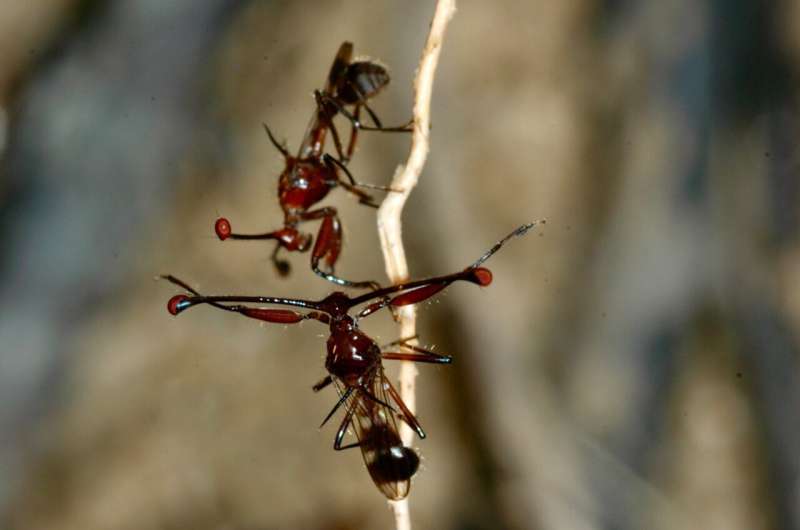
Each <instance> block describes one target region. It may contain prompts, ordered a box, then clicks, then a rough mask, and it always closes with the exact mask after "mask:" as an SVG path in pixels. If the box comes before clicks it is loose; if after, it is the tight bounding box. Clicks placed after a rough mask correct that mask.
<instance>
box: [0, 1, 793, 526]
mask: <svg viewBox="0 0 800 530" xmlns="http://www.w3.org/2000/svg"><path fill="white" fill-rule="evenodd" d="M458 7H459V11H458V13H457V15H456V17H455V19H454V20H453V22H452V24H451V26H450V29H449V31H448V34H447V37H446V40H445V43H444V48H443V52H442V56H441V62H440V67H439V71H438V77H437V81H436V85H435V87H434V107H433V116H432V119H433V129H432V133H431V140H432V151H431V154H430V157H429V161H428V165H427V167H426V168H425V171H424V173H423V175H422V179H421V181H420V185H419V187H418V188H417V189H416V190H415V191H414V193H413V194H412V196H411V199H410V202H409V204H408V206H407V209H406V212H405V217H404V221H405V224H404V239H405V242H406V246H407V250H408V254H409V259H410V267H411V270H412V274H413V275H414V276H415V277H422V276H425V275H431V274H440V273H446V272H450V271H454V270H457V269H460V268H462V267H464V266H466V265H467V264H468V263H471V262H472V261H473V260H474V259H475V258H477V257H478V256H479V255H480V254H481V252H483V250H485V248H487V247H488V246H489V245H490V244H491V243H492V242H493V241H495V240H497V239H498V238H499V237H500V236H501V235H503V234H505V233H507V232H508V231H509V230H510V229H511V228H513V227H514V226H516V225H519V224H520V223H522V222H525V221H528V220H532V219H538V218H547V219H548V224H547V225H546V227H544V228H543V229H542V230H539V229H537V230H536V232H535V233H533V234H531V235H529V236H528V237H526V238H524V239H521V240H517V241H514V242H513V244H510V245H509V246H508V247H507V248H505V249H504V250H503V251H502V252H501V253H499V254H498V255H496V256H495V257H494V258H492V260H491V261H490V262H489V266H490V267H491V268H492V270H493V271H494V273H495V282H494V284H493V285H492V286H491V287H490V288H487V289H478V288H475V287H474V286H469V285H454V286H453V287H451V288H450V289H448V290H447V291H446V292H445V293H444V294H443V295H441V296H439V297H438V298H437V299H436V300H435V301H434V302H433V303H430V304H427V303H426V304H424V305H422V307H421V308H420V311H419V321H420V331H421V340H422V342H423V343H424V344H427V345H435V347H436V350H437V351H442V352H446V353H450V354H452V355H453V356H454V357H455V363H454V364H453V365H452V366H450V367H431V366H422V367H421V368H420V372H421V376H420V378H419V417H420V419H421V421H422V422H423V425H424V426H425V427H426V430H427V431H428V434H429V437H428V439H426V440H424V441H417V443H416V446H417V447H418V449H419V450H420V452H421V454H422V458H423V460H422V469H421V470H420V472H419V473H418V475H417V476H416V478H415V479H414V484H413V488H412V493H411V509H412V514H413V521H414V525H415V528H417V529H434V528H435V529H452V530H478V529H527V528H535V529H575V530H583V529H638V528H647V529H657V530H661V529H664V530H667V529H670V530H672V529H696V528H703V529H720V530H722V529H724V530H736V529H743V530H744V529H747V530H760V529H764V530H767V529H791V528H800V501H799V500H798V499H800V481H799V480H800V479H799V477H798V472H800V423H799V421H798V420H800V415H799V414H798V407H800V384H798V383H799V382H800V381H798V375H799V373H798V370H799V369H800V366H799V363H798V347H799V346H800V344H799V343H798V340H799V337H798V331H799V330H800V302H799V301H798V300H800V232H799V231H798V229H799V228H800V227H799V226H798V214H800V208H798V204H799V203H798V199H800V181H799V180H798V170H800V167H798V165H799V164H800V150H798V145H797V144H798V137H799V136H798V135H799V134H800V114H798V93H797V85H796V83H795V78H796V72H797V68H798V65H799V64H800V37H798V36H799V35H800V1H798V0H773V1H770V2H762V1H757V0H725V1H723V0H707V1H703V0H701V1H696V0H677V1H674V2H657V1H650V2H632V1H628V0H583V1H580V0H579V1H566V2H546V1H538V2H533V1H524V0H520V1H515V2H514V1H510V2H477V1H474V0H473V1H467V0H463V1H461V2H460V3H459V6H458ZM432 13H433V1H432V0H431V1H426V2H422V1H414V2H390V1H371V2H358V1H355V0H343V1H330V2H328V1H326V2H322V1H320V2H310V1H304V2H287V1H255V0H250V1H245V0H170V1H166V2H165V1H163V0H116V1H109V2H103V1H99V0H29V1H27V2H24V3H23V2H18V3H15V2H5V3H3V4H2V6H0V50H2V61H0V157H2V158H1V160H2V163H1V164H0V232H2V237H0V246H1V248H2V251H0V252H1V253H0V256H2V259H0V435H2V436H1V437H0V441H1V443H0V527H2V528H7V529H59V530H70V529H76V530H77V529H80V530H87V529H103V530H115V529H137V530H142V529H162V528H163V529H178V528H180V529H185V528H192V529H226V530H227V529H244V530H261V529H284V528H291V529H329V530H334V529H337V530H344V529H357V528H358V529H362V528H363V529H366V528H391V527H392V525H393V523H392V517H391V514H390V512H389V510H388V508H387V506H386V503H385V501H384V499H383V498H382V497H381V495H380V494H379V493H378V491H377V490H376V489H375V488H374V486H373V485H372V483H371V482H370V480H369V477H368V474H367V472H366V470H365V469H364V466H363V464H362V462H361V457H360V455H359V454H358V451H346V452H344V453H335V452H334V451H333V450H332V449H331V445H332V440H333V435H334V431H335V426H333V425H328V426H326V427H325V428H324V429H322V430H318V429H317V425H318V424H319V422H320V420H321V419H322V418H323V417H324V415H325V414H326V413H327V412H328V410H329V408H330V406H331V405H332V403H333V402H334V400H335V395H334V393H333V392H332V391H331V390H330V389H329V390H328V391H326V392H323V393H321V395H317V394H314V393H312V392H311V390H310V386H311V385H312V384H313V383H314V382H316V381H317V380H318V379H319V378H320V377H321V376H322V375H324V368H323V359H324V337H325V332H326V330H325V328H324V326H321V325H319V324H317V323H313V322H309V323H304V324H302V325H300V326H292V327H283V326H278V325H259V324H258V323H257V322H255V321H251V320H248V319H244V318H241V317H238V316H237V315H229V314H221V313H220V312H219V311H215V310H213V309H210V308H198V309H196V310H193V311H191V312H189V313H187V314H185V315H182V316H181V317H180V318H177V319H175V318H172V317H170V316H169V315H168V314H167V312H166V310H165V303H166V301H167V299H168V298H169V297H170V296H171V295H173V294H174V293H176V292H177V290H176V289H175V288H174V287H173V286H171V285H169V284H167V283H166V282H163V281H155V280H154V277H155V276H156V275H158V274H162V273H174V274H176V275H178V276H180V277H182V278H184V279H186V280H187V281H189V282H190V283H191V284H192V285H195V286H196V287H197V288H199V289H201V290H202V291H204V292H208V293H220V294H222V293H238V294H272V295H284V296H295V297H305V298H319V297H322V296H324V295H325V294H326V293H327V292H329V291H330V290H332V286H331V285H329V284H326V283H325V282H324V281H322V280H320V279H318V278H316V277H314V276H313V275H312V274H311V272H310V270H309V269H308V255H307V254H305V255H292V256H291V261H292V264H293V268H294V269H293V275H292V277H291V278H290V279H288V280H283V279H280V278H278V277H277V276H276V274H275V272H274V270H273V269H272V267H271V265H270V263H269V261H268V257H269V252H270V251H271V246H270V245H260V244H256V243H254V244H244V243H242V244H235V243H225V244H223V243H220V242H219V241H218V240H216V238H215V237H214V236H213V232H212V224H213V221H214V219H215V218H216V217H217V216H218V215H225V216H227V217H229V218H230V219H231V220H232V221H233V222H234V224H235V226H236V227H237V228H241V229H242V230H252V231H255V230H268V229H274V228H277V226H278V223H279V221H280V212H279V209H278V206H277V201H276V197H275V190H276V179H277V176H278V174H279V173H280V171H281V169H282V165H283V164H282V160H281V158H280V156H279V154H278V153H277V152H276V151H275V150H274V149H273V148H272V146H270V144H269V143H268V141H267V138H266V137H265V135H264V133H263V130H262V128H261V123H262V122H267V123H269V125H270V126H271V127H272V128H273V130H274V131H276V133H277V134H278V136H279V137H280V138H286V139H287V141H288V143H289V146H290V149H292V150H294V149H296V148H297V147H298V145H299V143H300V141H301V139H302V135H303V132H304V130H305V126H306V124H307V122H308V119H309V117H310V115H311V112H312V110H313V108H314V102H313V98H312V96H311V93H312V90H313V89H314V88H318V87H320V86H321V84H322V82H323V80H324V78H325V75H326V73H327V69H328V67H329V65H330V62H331V60H332V58H333V55H334V54H335V52H336V49H337V47H338V45H339V44H340V43H341V42H342V41H343V40H352V41H354V42H355V46H356V52H357V53H359V54H367V55H370V56H372V57H376V58H379V59H380V60H381V61H383V62H385V63H386V64H388V65H390V66H391V71H392V74H393V79H392V84H391V85H390V86H389V88H388V89H387V90H386V91H385V92H384V93H383V94H382V95H381V97H380V98H378V99H377V100H376V102H375V104H374V108H375V109H376V110H377V111H378V113H379V114H380V115H381V117H382V118H383V120H384V122H385V123H388V124H397V123H401V122H404V121H405V120H406V119H407V118H408V117H409V116H410V107H411V98H412V94H411V89H410V86H411V81H412V78H413V75H414V69H415V65H416V61H417V59H418V57H419V54H420V51H421V48H422V45H423V43H424V39H425V35H426V33H427V29H428V24H429V21H430V17H431V15H432ZM359 147H360V148H359V151H358V152H357V154H356V156H355V158H354V160H353V162H352V164H351V169H352V171H353V173H354V174H355V175H356V178H358V179H360V180H363V181H367V182H372V183H376V184H385V183H387V182H388V181H389V179H390V177H391V175H392V173H393V171H394V169H395V167H396V166H397V164H398V163H400V162H401V161H402V160H403V159H404V157H405V155H406V154H407V151H408V138H407V137H405V136H403V135H381V134H374V133H373V134H368V133H365V134H363V136H362V137H361V141H360V144H359ZM326 204H331V205H335V206H337V207H338V208H339V209H340V212H341V216H342V219H343V222H344V224H345V228H346V237H347V240H346V246H345V249H344V251H343V255H342V258H341V260H340V262H339V266H338V271H339V272H340V273H341V274H342V275H343V276H345V277H349V278H357V279H378V280H380V281H382V282H383V281H385V276H384V273H383V267H382V262H381V257H380V252H379V249H378V241H377V235H376V231H375V215H374V211H372V210H370V209H368V208H364V207H361V206H358V205H357V204H356V201H354V200H353V199H352V197H349V196H347V195H346V194H345V193H343V192H341V191H336V192H334V193H332V195H331V196H330V197H329V199H327V200H326ZM366 329H367V330H368V331H369V332H370V333H371V334H373V335H374V336H376V337H378V338H379V339H380V340H381V341H382V342H388V341H390V340H393V339H395V338H397V337H396V330H395V328H394V326H393V325H392V323H391V319H390V318H388V317H387V316H386V315H383V316H380V317H378V316H376V317H374V318H373V319H371V321H368V324H366Z"/></svg>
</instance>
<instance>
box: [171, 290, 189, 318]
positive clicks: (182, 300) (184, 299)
mask: <svg viewBox="0 0 800 530" xmlns="http://www.w3.org/2000/svg"><path fill="white" fill-rule="evenodd" d="M187 307H189V297H188V296H186V295H185V294H176V295H175V296H173V297H172V298H170V299H169V302H167V311H169V313H170V315H172V316H176V315H178V313H180V312H181V311H183V310H184V309H186V308H187Z"/></svg>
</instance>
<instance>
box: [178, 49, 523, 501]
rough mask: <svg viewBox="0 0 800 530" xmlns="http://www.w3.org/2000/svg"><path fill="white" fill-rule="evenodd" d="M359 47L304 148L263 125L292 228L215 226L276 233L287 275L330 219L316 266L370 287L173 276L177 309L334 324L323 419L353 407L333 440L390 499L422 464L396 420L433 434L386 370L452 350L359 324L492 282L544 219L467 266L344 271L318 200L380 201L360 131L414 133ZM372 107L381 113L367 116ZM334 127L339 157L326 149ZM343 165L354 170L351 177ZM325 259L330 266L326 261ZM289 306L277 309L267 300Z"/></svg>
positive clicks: (341, 55) (332, 76)
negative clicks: (358, 148)
mask: <svg viewBox="0 0 800 530" xmlns="http://www.w3.org/2000/svg"><path fill="white" fill-rule="evenodd" d="M352 53H353V46H352V44H351V43H349V42H345V43H343V44H342V45H341V47H340V48H339V51H338V53H337V55H336V58H335V59H334V62H333V65H332V66H331V69H330V72H329V74H328V78H327V80H326V83H325V86H324V88H323V90H321V91H320V90H317V91H315V93H314V95H315V100H316V109H315V112H314V114H313V116H312V119H311V122H310V124H309V126H308V129H307V132H306V135H305V137H304V140H303V142H302V144H301V146H300V149H299V151H298V154H297V155H296V156H292V155H290V154H289V152H288V150H287V148H286V147H285V146H283V145H282V144H280V143H279V142H278V141H277V140H276V139H275V137H274V135H273V134H272V132H271V131H270V129H269V127H267V126H266V125H265V126H264V127H265V129H266V132H267V135H268V137H269V139H270V141H271V142H272V144H273V145H274V146H275V147H276V148H277V149H278V151H280V153H281V154H282V155H283V157H284V160H285V164H286V166H285V169H284V170H283V172H282V173H281V175H280V178H279V182H278V200H279V203H280V205H281V207H282V209H283V213H284V224H283V227H282V228H280V229H278V230H275V231H272V232H267V233H261V234H237V233H234V232H233V231H232V229H231V223H230V222H229V221H228V220H227V219H225V218H220V219H218V220H217V222H216V224H215V231H216V233H217V236H218V237H219V238H220V239H221V240H226V239H238V240H274V241H276V247H275V250H274V252H273V254H272V260H273V263H274V264H275V266H276V268H277V270H278V271H279V273H281V274H287V273H288V271H289V264H288V263H287V262H286V261H283V260H281V259H279V258H278V252H279V251H280V250H281V249H285V250H287V251H298V252H304V251H307V250H309V248H310V246H311V243H312V236H311V235H310V234H304V233H301V232H300V231H299V230H298V225H299V224H301V223H304V222H308V221H313V220H321V221H322V222H321V225H320V229H319V231H318V233H317V238H316V242H315V244H314V248H313V249H312V251H311V268H312V270H313V271H314V272H315V273H316V274H318V275H320V276H321V277H323V278H325V279H327V280H328V281H331V282H333V283H335V284H337V285H340V286H345V287H355V288H369V289H371V291H370V292H368V293H366V294H363V295H360V296H355V297H350V296H348V295H347V294H345V293H343V292H340V291H335V292H333V293H331V294H330V295H329V296H327V297H326V298H324V299H322V300H318V301H311V300H302V299H294V298H281V297H273V296H229V295H225V296H204V295H202V294H200V293H199V292H197V291H196V290H195V289H193V288H192V287H191V286H189V284H187V283H186V282H184V281H182V280H180V279H178V278H176V277H174V276H171V275H169V276H164V278H165V279H166V280H168V281H170V282H172V283H173V284H175V285H177V286H179V287H181V288H182V289H183V290H184V291H185V293H184V294H180V295H176V296H173V297H172V298H171V299H170V301H169V303H168V310H169V312H170V313H171V314H172V315H178V314H180V313H182V312H183V311H185V310H186V309H189V308H191V307H194V306H197V305H209V306H211V307H214V308H216V309H221V310H224V311H230V312H234V313H239V314H241V315H243V316H246V317H249V318H253V319H256V320H260V321H263V322H272V323H278V324H296V323H299V322H302V321H305V320H316V321H318V322H321V323H323V324H325V325H328V326H329V337H328V340H327V356H326V360H325V368H326V370H327V372H328V375H327V376H326V377H325V378H323V379H322V380H321V381H320V382H319V383H317V384H316V385H314V386H313V389H314V391H320V390H322V389H323V388H326V387H328V386H330V385H333V386H334V387H335V388H336V390H337V393H338V395H339V399H338V401H337V403H336V405H335V406H334V407H333V408H332V410H331V411H330V413H329V414H328V415H327V417H326V418H325V420H324V421H323V422H322V424H323V425H324V424H325V423H326V422H327V421H328V420H329V419H330V418H331V417H332V416H333V415H334V414H335V413H336V412H337V411H338V410H339V409H340V408H343V409H344V411H345V414H344V418H343V419H342V421H341V422H340V424H339V427H338V429H337V432H336V436H335V439H334V449H336V450H344V449H348V448H353V447H359V448H360V449H361V454H362V456H363V458H364V462H365V464H366V467H367V470H368V471H369V474H370V476H371V478H372V480H373V482H374V483H375V484H376V486H377V487H378V489H379V490H380V491H381V492H382V493H383V494H384V495H385V496H386V497H387V498H389V499H393V500H397V499H402V498H404V497H405V496H406V495H407V494H408V491H409V488H410V479H411V477H412V476H413V475H414V473H415V472H416V471H417V468H418V467H419V457H418V456H417V453H416V452H414V451H413V450H412V449H410V448H407V447H405V446H403V444H402V442H401V440H400V436H399V434H398V427H397V421H398V418H399V420H400V421H404V422H405V423H407V424H408V425H409V426H410V427H411V428H412V429H413V430H414V432H416V433H417V435H418V436H419V437H420V438H424V437H425V432H424V430H423V429H422V427H421V425H420V423H419V421H418V420H417V419H416V417H415V416H414V414H413V413H412V412H411V411H410V410H409V409H408V407H407V406H406V405H405V403H404V402H403V400H402V399H401V397H400V394H399V393H398V391H397V389H396V388H395V387H394V385H393V384H392V383H391V382H390V380H389V379H388V378H387V377H386V375H385V374H384V370H383V364H382V361H383V360H404V361H412V362H422V363H435V364H448V363H450V362H451V357H450V356H447V355H440V354H437V353H434V352H432V351H430V350H427V349H424V348H420V347H418V346H415V345H413V344H411V338H407V339H404V340H399V341H396V342H394V343H391V344H388V345H385V346H384V347H380V346H379V345H378V344H377V343H376V342H375V341H374V340H373V339H372V338H370V337H369V336H368V335H366V334H365V333H364V332H362V331H361V330H360V329H359V321H360V320H361V319H362V318H365V317H367V316H369V315H371V314H373V313H375V312H377V311H379V310H381V309H384V308H389V309H390V310H394V309H396V308H399V307H403V306H407V305H413V304H416V303H419V302H422V301H424V300H427V299H429V298H431V297H432V296H434V295H435V294H436V293H438V292H439V291H441V290H442V289H444V288H446V287H447V286H449V285H450V284H452V283H453V282H456V281H467V282H470V283H474V284H477V285H480V286H487V285H489V284H490V283H491V281H492V274H491V272H490V271H489V270H488V269H486V268H484V267H482V266H481V265H482V264H483V262H484V261H486V260H487V259H488V258H489V257H490V256H491V255H492V254H494V253H495V252H497V250H499V249H500V247H502V245H503V244H504V243H505V242H506V241H508V240H509V239H511V238H512V237H515V236H518V235H522V234H524V233H525V232H527V231H528V230H529V229H530V228H531V227H532V226H534V224H535V223H531V224H528V225H523V226H521V227H519V228H518V229H516V230H515V231H513V232H512V233H511V234H509V235H508V236H506V237H505V238H504V239H502V240H501V241H499V242H497V243H496V244H495V245H494V246H493V247H492V248H491V249H489V250H488V251H487V252H486V253H485V254H483V255H482V256H481V257H480V258H479V259H478V260H477V261H475V262H474V263H473V264H471V265H470V266H469V267H467V268H465V269H464V270H463V271H460V272H456V273H453V274H448V275H444V276H437V277H433V278H428V279H424V280H417V281H409V282H404V283H402V284H399V285H394V286H391V287H384V288H381V287H380V286H379V285H378V284H377V283H376V282H372V281H360V282H356V281H349V280H345V279H343V278H340V277H338V276H336V275H335V273H334V268H335V264H336V261H337V259H338V256H339V253H340V251H341V245H342V230H341V223H340V221H339V218H338V214H337V212H336V210H335V209H334V208H332V207H321V208H314V206H315V205H316V204H317V203H318V202H320V201H321V200H322V199H324V198H325V196H326V195H327V194H328V192H330V190H332V189H333V188H335V187H343V188H344V189H346V190H347V191H349V192H350V193H352V194H353V195H355V196H356V197H358V199H359V202H361V203H362V204H365V205H367V206H371V207H377V204H376V203H375V202H374V200H373V198H372V197H371V196H370V195H369V194H368V193H367V192H365V191H364V188H369V187H373V188H375V186H370V185H366V184H361V183H358V182H357V181H356V180H355V179H354V178H353V176H352V175H351V174H350V172H349V171H348V169H347V167H346V165H347V163H348V162H349V160H350V158H351V157H352V155H353V152H354V149H355V145H356V141H357V137H358V132H359V130H367V131H383V132H408V131H410V130H411V129H410V127H411V124H407V125H403V126H400V127H384V126H383V125H382V124H381V121H380V119H379V118H378V116H377V115H376V114H375V112H374V111H373V110H372V109H371V108H370V106H369V104H368V100H370V99H372V98H373V97H375V96H376V95H377V94H378V93H379V92H380V91H381V90H382V89H383V88H384V87H385V86H386V85H387V84H388V82H389V75H388V73H387V71H386V69H385V68H384V67H383V66H381V65H379V64H378V63H375V62H373V61H369V60H360V61H353V60H352ZM362 111H364V112H366V113H367V114H368V115H369V117H370V119H371V120H372V122H373V126H367V125H365V124H364V123H362V122H361V113H362ZM338 115H342V116H344V117H345V118H347V119H348V120H349V121H350V123H351V129H350V137H349V140H348V143H347V147H346V149H345V148H344V144H343V142H342V139H341V137H340V135H339V131H338V130H337V128H336V126H335V124H334V118H335V117H336V116H338ZM328 134H330V136H331V137H332V139H333V144H334V146H335V149H336V153H337V157H333V156H331V155H329V154H327V153H325V152H324V147H325V142H326V138H327V136H328ZM342 174H343V175H344V176H345V178H342ZM323 267H324V268H323ZM275 305H278V306H287V307H291V308H292V309H277V308H271V307H263V306H275ZM349 427H352V431H353V433H354V434H355V438H356V441H355V442H353V443H349V444H346V443H345V435H346V434H347V431H348V428H349Z"/></svg>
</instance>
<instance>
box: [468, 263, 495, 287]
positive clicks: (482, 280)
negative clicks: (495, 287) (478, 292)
mask: <svg viewBox="0 0 800 530" xmlns="http://www.w3.org/2000/svg"><path fill="white" fill-rule="evenodd" d="M472 274H473V275H474V277H475V282H476V283H477V284H478V285H480V286H481V287H486V286H487V285H489V284H490V283H492V271H490V270H489V269H486V268H484V267H478V268H477V269H475V270H474V271H473V273H472Z"/></svg>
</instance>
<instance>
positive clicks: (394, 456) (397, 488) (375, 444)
mask: <svg viewBox="0 0 800 530" xmlns="http://www.w3.org/2000/svg"><path fill="white" fill-rule="evenodd" d="M387 387H388V381H387V380H386V376H385V375H384V373H383V368H382V367H381V368H380V369H379V370H378V371H377V372H376V374H375V376H374V377H373V378H372V381H370V383H369V385H368V388H369V391H370V392H371V393H372V396H374V397H375V398H377V400H379V401H381V402H382V403H379V402H378V401H376V400H375V399H373V398H372V397H370V396H368V395H366V393H365V392H364V390H361V389H359V390H357V391H355V392H354V393H353V397H351V398H350V399H349V400H348V415H350V425H352V427H353V431H354V433H355V435H356V438H357V439H358V446H359V447H360V448H361V455H362V456H363V457H364V464H366V466H367V471H368V472H369V474H370V476H371V477H372V481H373V482H374V483H375V485H376V486H377V487H378V489H379V490H380V491H381V493H383V494H384V495H385V496H386V497H387V498H389V499H391V500H399V499H403V498H405V497H406V495H408V492H409V490H410V489H411V477H412V476H413V475H414V473H416V471H417V469H418V468H419V456H417V453H416V452H414V450H413V449H410V448H408V447H405V446H404V445H403V442H402V441H401V440H400V435H399V433H398V429H397V419H396V417H395V412H394V411H393V410H392V409H390V408H389V407H388V406H387V405H386V404H388V403H389V402H390V401H389V400H390V399H391V397H390V396H389V393H388V391H387Z"/></svg>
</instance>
